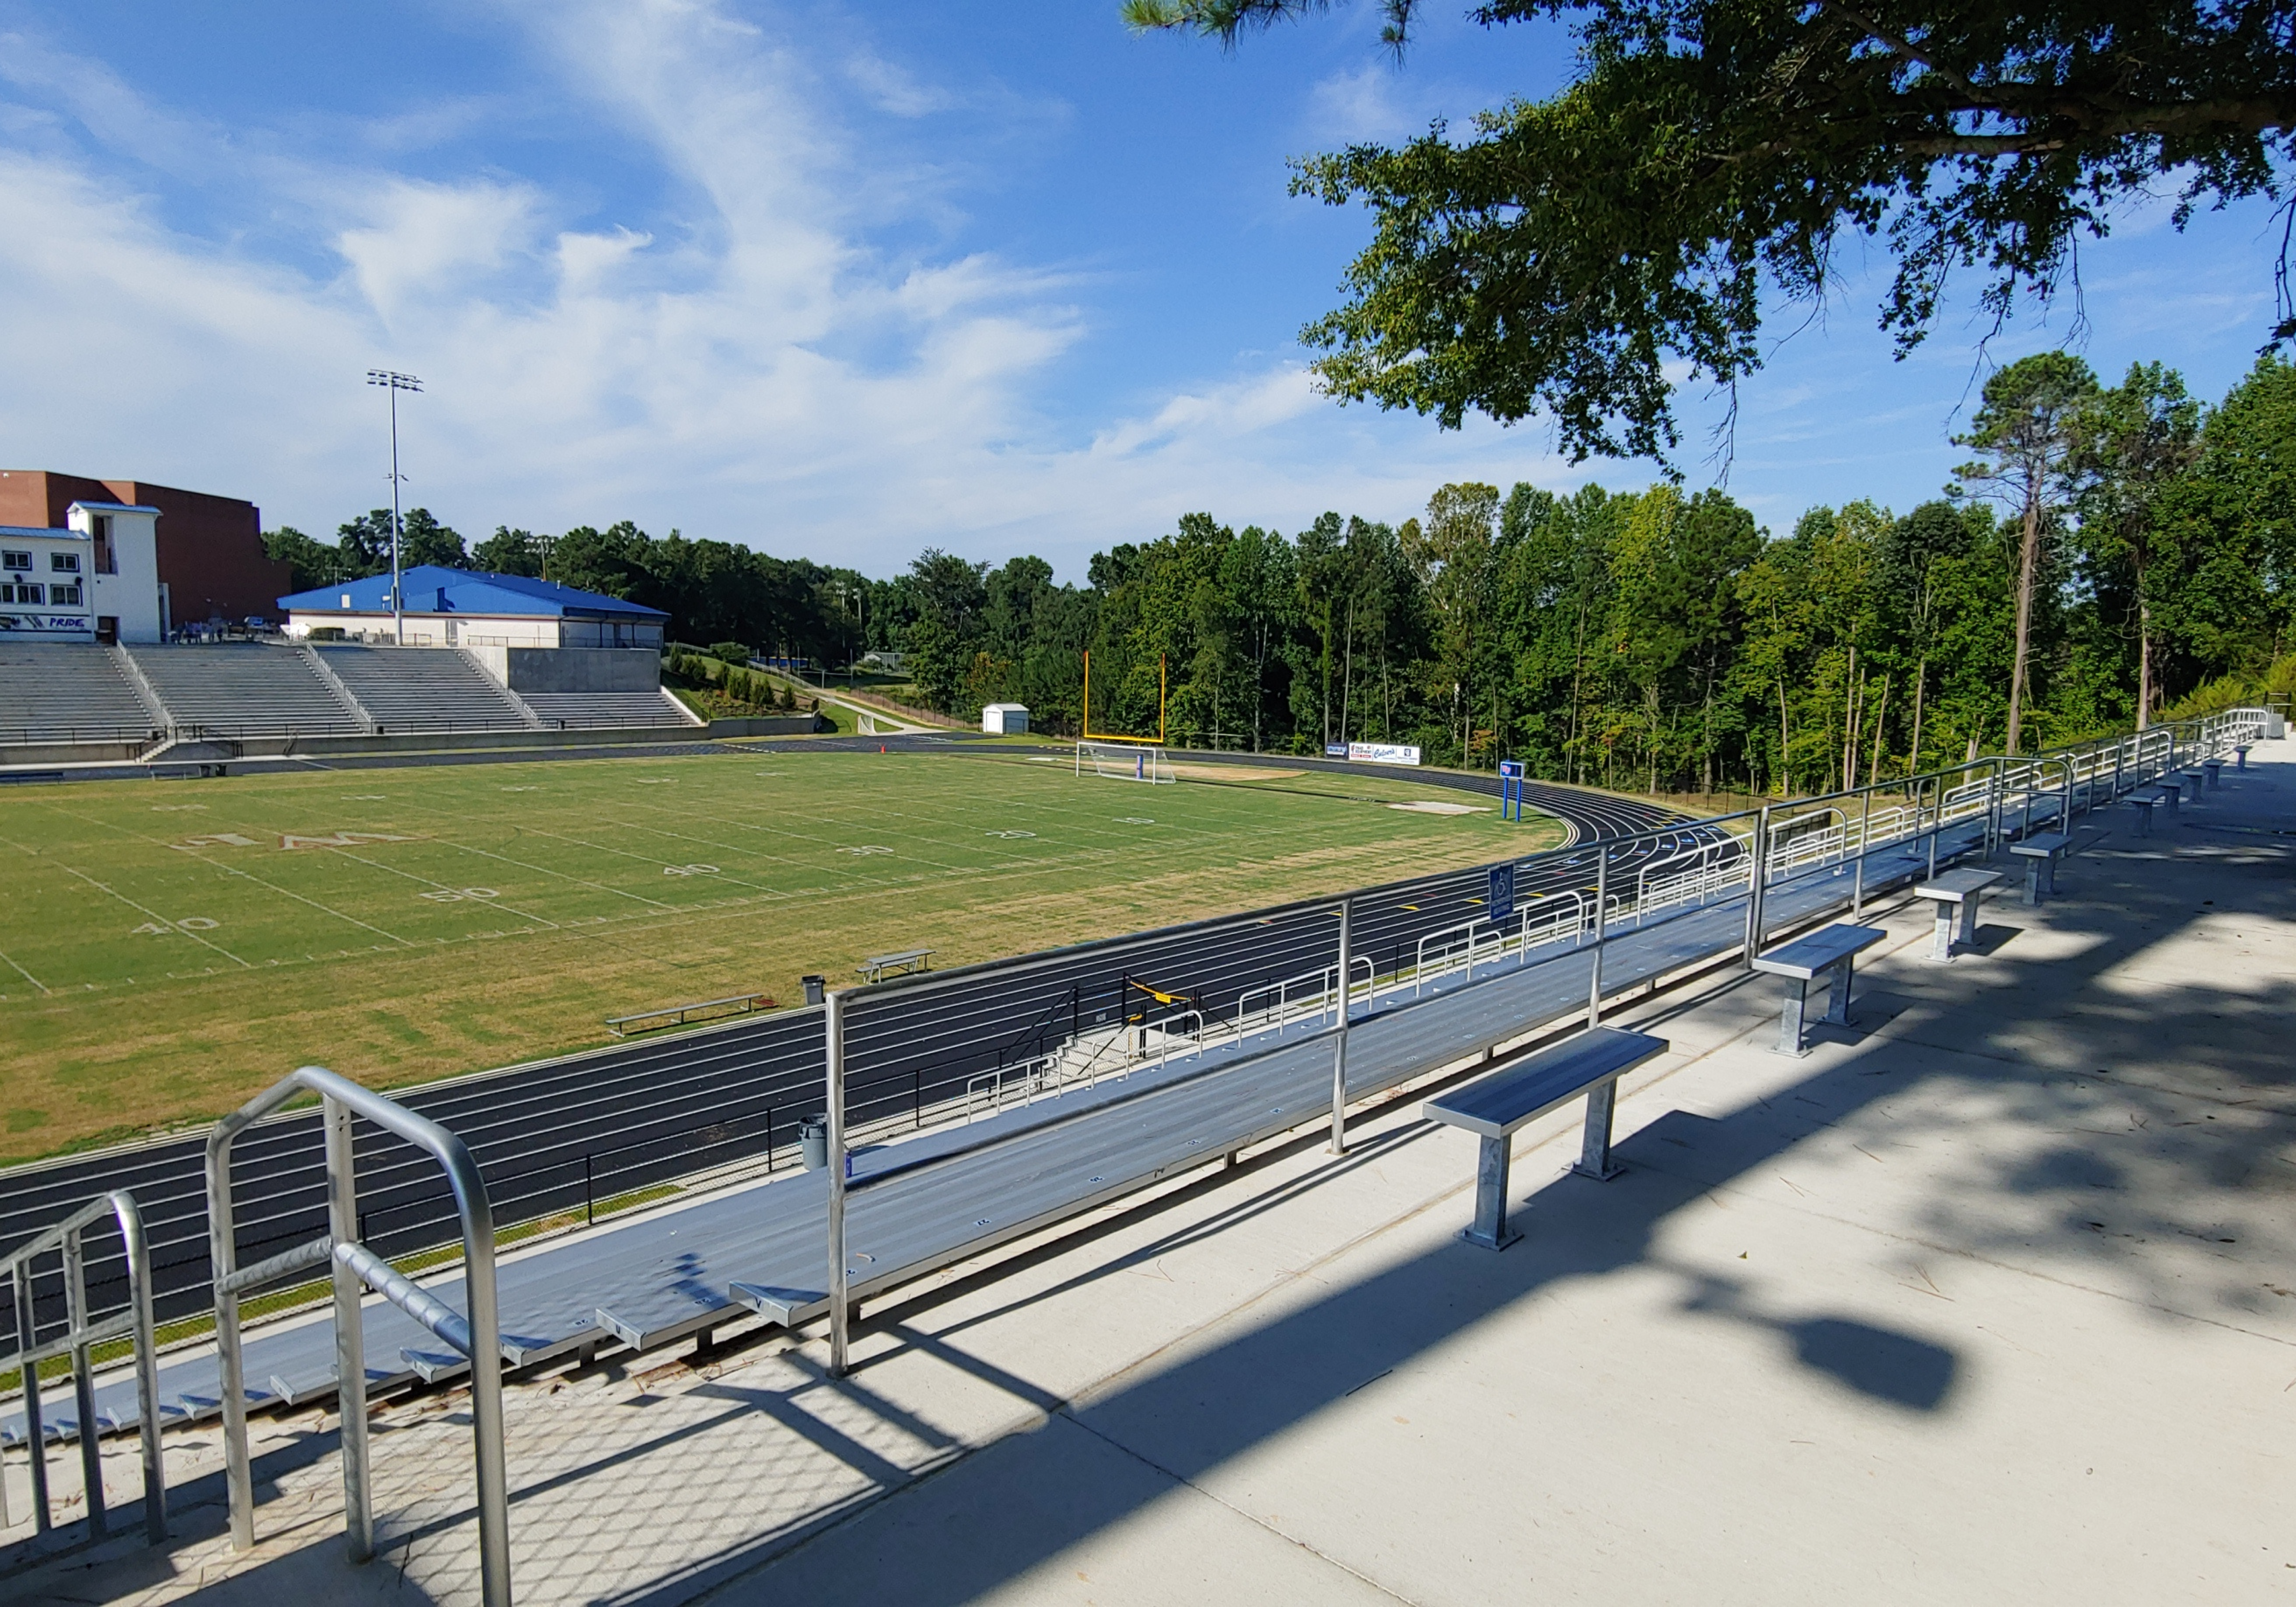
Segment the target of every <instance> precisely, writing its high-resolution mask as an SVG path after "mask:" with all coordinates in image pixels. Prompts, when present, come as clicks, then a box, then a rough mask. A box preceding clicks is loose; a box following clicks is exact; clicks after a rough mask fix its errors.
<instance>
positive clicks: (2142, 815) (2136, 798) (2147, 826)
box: [2121, 792, 2161, 837]
mask: <svg viewBox="0 0 2296 1607" xmlns="http://www.w3.org/2000/svg"><path fill="white" fill-rule="evenodd" d="M2121 801H2122V802H2123V803H2125V804H2127V805H2128V807H2129V808H2132V809H2134V810H2136V834H2137V835H2138V836H2139V837H2150V836H2152V835H2153V806H2154V805H2155V804H2157V803H2159V802H2160V801H2161V795H2160V794H2159V793H2158V792H2132V793H2130V794H2129V795H2128V797H2127V798H2125V799H2121Z"/></svg>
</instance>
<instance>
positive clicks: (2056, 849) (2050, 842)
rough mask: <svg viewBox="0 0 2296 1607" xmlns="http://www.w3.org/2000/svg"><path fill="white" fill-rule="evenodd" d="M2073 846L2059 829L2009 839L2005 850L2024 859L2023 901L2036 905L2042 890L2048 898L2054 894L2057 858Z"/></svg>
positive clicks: (2060, 857)
mask: <svg viewBox="0 0 2296 1607" xmlns="http://www.w3.org/2000/svg"><path fill="white" fill-rule="evenodd" d="M2072 846H2073V840H2072V839H2071V838H2070V837H2068V836H2066V835H2065V834H2064V833H2063V832H2034V833H2033V834H2032V835H2031V836H2030V837H2028V838H2027V839H2025V840H2024V841H2022V842H2013V843H2011V844H2010V845H2009V851H2010V852H2011V853H2013V854H2014V855H2016V856H2017V857H2018V858H2020V859H2022V860H2023V861H2024V862H2025V902H2026V903H2028V904H2038V903H2039V902H2040V901H2041V895H2042V894H2043V893H2044V892H2046V893H2047V894H2048V895H2049V896H2050V897H2051V898H2055V897H2056V893H2057V861H2058V860H2060V859H2062V858H2063V857H2064V856H2065V851H2066V850H2067V849H2071V847H2072Z"/></svg>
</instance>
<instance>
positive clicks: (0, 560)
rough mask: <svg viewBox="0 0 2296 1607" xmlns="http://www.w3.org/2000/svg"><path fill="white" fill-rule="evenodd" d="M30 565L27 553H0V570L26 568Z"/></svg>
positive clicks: (30, 559)
mask: <svg viewBox="0 0 2296 1607" xmlns="http://www.w3.org/2000/svg"><path fill="white" fill-rule="evenodd" d="M31 567H32V555H31V554H30V553H0V570H29V569H30V568H31Z"/></svg>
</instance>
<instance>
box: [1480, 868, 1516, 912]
mask: <svg viewBox="0 0 2296 1607" xmlns="http://www.w3.org/2000/svg"><path fill="white" fill-rule="evenodd" d="M1490 893H1491V896H1490V899H1489V903H1488V908H1486V909H1485V910H1484V911H1483V919H1484V920H1486V921H1488V922H1490V923H1491V924H1492V925H1494V926H1501V925H1504V924H1505V923H1506V922H1508V921H1511V920H1513V918H1514V861H1513V860H1512V859H1510V860H1508V861H1507V862H1506V863H1505V865H1493V866H1491V889H1490Z"/></svg>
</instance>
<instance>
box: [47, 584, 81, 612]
mask: <svg viewBox="0 0 2296 1607" xmlns="http://www.w3.org/2000/svg"><path fill="white" fill-rule="evenodd" d="M48 602H49V603H50V604H51V605H52V606H53V607H56V608H78V606H79V582H78V581H77V580H75V581H73V582H72V583H71V584H70V585H69V586H67V585H65V584H64V583H63V582H62V581H61V580H59V581H58V582H56V584H55V585H53V586H50V587H48Z"/></svg>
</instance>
